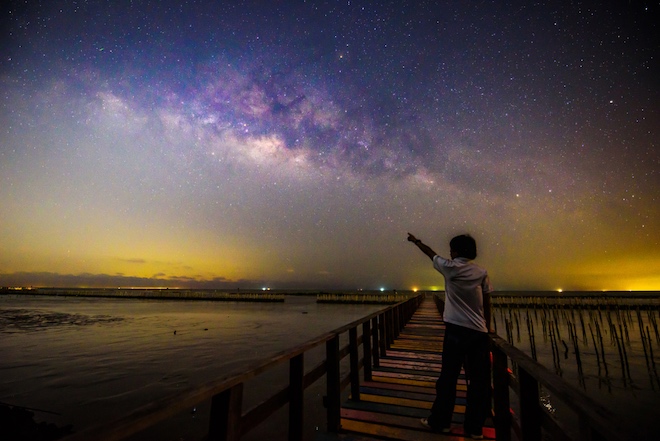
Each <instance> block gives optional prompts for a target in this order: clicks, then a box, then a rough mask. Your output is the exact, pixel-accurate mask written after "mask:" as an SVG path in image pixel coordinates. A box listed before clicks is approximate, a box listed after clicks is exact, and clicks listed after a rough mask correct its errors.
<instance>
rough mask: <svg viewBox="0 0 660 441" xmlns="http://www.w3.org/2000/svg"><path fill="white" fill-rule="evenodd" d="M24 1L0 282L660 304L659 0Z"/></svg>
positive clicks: (11, 11)
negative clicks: (465, 273)
mask: <svg viewBox="0 0 660 441" xmlns="http://www.w3.org/2000/svg"><path fill="white" fill-rule="evenodd" d="M9 3H10V5H9V7H6V8H7V10H6V12H3V18H2V24H3V27H2V29H3V38H2V43H1V46H0V48H1V51H0V52H1V53H2V60H1V72H0V75H1V77H0V81H1V85H2V90H3V94H2V113H1V115H0V118H1V121H2V127H3V129H2V132H1V135H0V182H1V186H0V206H2V207H3V216H2V219H1V220H0V238H1V239H0V241H1V242H2V247H0V285H33V286H44V285H45V286H53V285H56V286H71V285H73V286H172V287H174V286H177V287H218V288H236V287H245V288H257V287H262V286H269V287H273V288H305V289H317V288H318V289H321V288H322V289H330V288H342V289H358V288H361V289H380V288H384V289H388V290H390V289H412V288H419V289H432V288H434V289H437V288H441V287H442V279H441V277H439V275H438V274H437V273H435V272H434V271H433V269H432V268H431V267H430V262H429V261H428V260H427V259H426V258H425V257H424V256H423V255H421V254H420V253H419V252H418V251H417V250H416V249H415V248H414V246H412V245H411V244H410V243H408V242H407V241H406V233H407V232H408V231H410V232H412V233H414V234H415V235H416V236H418V237H420V238H421V239H423V240H424V241H425V242H426V243H428V244H429V245H431V246H432V247H433V248H434V249H435V250H436V251H437V252H438V253H440V254H444V255H447V254H448V241H449V239H450V238H451V237H452V236H453V235H455V234H461V233H465V232H468V233H470V234H472V235H473V236H474V237H475V238H476V239H477V241H478V244H479V257H478V261H479V262H480V263H481V264H483V265H484V266H486V267H487V268H488V269H489V272H490V274H491V278H492V281H493V284H494V285H495V287H496V288H497V289H617V290H628V289H632V290H640V289H641V290H650V289H660V276H659V274H660V247H659V241H660V225H659V221H658V219H659V216H658V214H660V213H659V212H660V209H659V208H658V207H659V206H660V204H659V203H658V198H659V197H660V195H659V188H660V186H659V184H660V179H659V177H658V170H659V168H660V164H659V162H660V160H659V159H660V155H659V154H658V147H657V140H658V127H660V118H659V116H658V110H659V109H658V103H659V102H660V101H659V99H658V98H659V96H658V95H659V94H658V81H657V78H658V60H657V50H658V38H657V35H658V32H657V23H656V22H655V21H654V20H653V19H652V18H651V17H654V13H655V12H657V9H658V7H657V4H652V3H648V4H645V3H644V2H635V3H631V4H628V3H626V4H622V5H617V4H612V5H610V4H609V3H608V4H607V5H601V4H593V5H586V4H580V3H575V4H572V3H571V4H562V5H559V4H554V2H547V4H545V3H543V2H542V3H538V4H535V5H529V6H524V5H520V4H516V5H513V4H503V3H504V2H488V1H485V2H479V3H474V4H472V3H468V2H423V1H420V2H401V1H396V2H395V1H393V2H357V1H344V2H333V1H329V2H298V1H290V2H289V1H282V2H211V1H196V2H192V1H191V2H172V1H160V2H147V1H145V2H128V1H122V2H102V1H101V2H73V1H62V2H47V3H45V4H41V5H39V4H34V3H31V2H30V3H28V4H24V3H21V2H13V1H12V2H9Z"/></svg>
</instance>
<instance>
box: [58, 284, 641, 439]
mask: <svg viewBox="0 0 660 441" xmlns="http://www.w3.org/2000/svg"><path fill="white" fill-rule="evenodd" d="M424 297H425V296H424V295H420V296H416V297H412V298H410V299H408V300H406V301H403V302H400V303H398V304H396V305H392V306H389V307H386V308H383V309H381V310H379V311H377V312H374V313H372V314H369V315H367V316H365V317H363V318H361V319H359V320H356V321H354V322H352V323H349V324H347V325H345V326H342V327H340V328H337V329H335V330H334V331H331V332H328V333H326V334H323V335H320V336H318V337H315V338H313V339H312V340H310V341H308V342H306V343H304V344H302V345H299V346H296V347H293V348H290V349H288V350H286V351H282V352H280V353H278V354H276V355H274V356H272V357H270V358H268V359H265V360H261V361H259V362H256V363H254V364H252V365H250V366H247V367H243V368H241V369H240V370H238V371H236V372H230V373H227V374H226V375H225V376H224V377H222V378H219V379H218V380H216V381H213V382H210V383H206V384H204V385H201V386H198V387H194V388H192V389H190V390H187V391H185V392H180V393H176V394H173V395H171V396H169V397H166V398H163V399H161V400H159V401H155V402H152V403H149V404H148V405H145V406H143V407H141V408H138V409H135V410H134V411H133V412H131V413H129V414H127V415H125V416H124V417H121V418H119V419H117V420H114V421H110V422H107V423H103V424H101V425H99V426H96V427H91V428H88V429H86V430H83V431H81V432H77V433H74V434H73V435H71V436H68V437H66V438H65V440H66V441H87V440H92V439H93V440H95V441H118V440H124V439H128V438H129V437H131V436H135V435H137V434H139V433H140V432H141V431H142V430H144V429H147V428H150V427H152V426H154V425H156V424H158V423H159V422H162V421H165V420H168V419H170V418H172V417H173V416H174V415H176V414H177V413H181V412H189V411H190V409H191V408H193V406H196V405H198V404H199V403H202V402H204V401H206V402H208V401H210V402H211V403H210V404H211V405H210V415H209V425H208V435H207V436H206V437H205V438H204V439H205V440H208V441H210V440H217V441H239V440H240V439H241V438H242V437H243V435H245V434H247V433H248V432H250V431H251V430H252V429H254V428H255V427H256V426H258V425H260V424H261V423H262V422H264V421H265V420H266V419H268V418H269V417H271V416H272V415H273V414H274V413H275V412H276V411H277V410H278V409H281V408H283V407H285V406H286V407H288V435H287V436H286V439H288V441H305V440H310V439H313V438H316V440H317V441H331V440H332V441H334V440H337V441H374V440H390V441H393V440H400V441H412V440H415V441H427V440H428V441H431V440H436V441H437V440H447V441H460V440H463V439H464V437H463V436H462V435H461V433H460V432H461V430H462V422H463V417H464V414H465V391H466V384H465V377H464V376H463V377H462V378H460V379H459V386H458V390H457V399H456V405H455V407H454V415H453V423H452V426H453V427H452V429H454V430H455V432H456V433H457V434H456V435H443V434H437V433H432V432H431V431H430V430H428V429H427V428H425V427H424V426H422V425H421V423H420V419H421V418H424V417H427V416H428V414H429V410H430V408H431V405H432V403H433V400H434V398H435V397H434V395H435V381H436V379H437V377H438V375H439V372H440V369H441V365H442V355H441V351H442V344H443V337H444V323H443V322H442V320H441V315H440V314H441V313H440V312H439V311H442V309H443V303H442V300H441V299H440V298H439V297H438V296H435V295H434V296H433V298H424ZM340 340H341V342H342V343H341V344H340ZM490 341H491V351H492V360H493V365H492V368H493V413H494V417H493V418H492V419H490V418H489V419H488V420H487V422H486V423H487V425H488V426H487V427H484V430H483V434H484V438H485V439H497V441H511V440H512V439H517V440H524V441H526V440H530V441H536V440H540V439H543V437H544V434H549V435H550V436H552V439H556V440H570V439H580V440H590V441H600V440H603V441H621V440H635V441H638V440H641V439H643V438H642V437H640V436H639V435H638V434H637V433H636V430H635V428H633V427H629V426H628V425H627V424H625V422H623V421H621V419H620V418H617V416H616V415H614V414H612V413H611V412H610V411H608V410H607V409H605V408H603V407H602V406H601V405H600V404H599V403H597V402H595V401H594V400H593V399H591V398H589V397H587V396H586V395H585V394H584V393H583V392H582V391H580V390H577V389H576V388H574V387H572V386H570V385H569V384H567V383H566V382H564V381H563V380H562V379H561V378H560V377H558V376H557V375H555V374H554V373H552V372H550V371H549V370H548V369H547V368H545V367H543V366H541V365H540V364H538V363H537V362H535V361H534V360H532V359H531V358H530V357H529V356H527V355H526V354H524V353H523V352H522V351H520V350H519V349H517V348H515V347H513V346H511V345H510V344H509V343H507V342H506V341H504V340H502V339H501V338H500V337H498V336H493V335H492V336H490ZM343 343H346V344H343ZM323 346H325V359H324V360H322V361H321V362H319V363H318V364H315V365H313V366H311V367H307V366H306V365H305V354H307V353H309V352H310V351H312V350H314V349H315V348H323ZM287 362H288V365H289V381H288V384H286V385H284V386H283V387H282V389H280V390H278V391H277V392H275V393H274V394H272V395H270V396H268V397H265V398H264V400H263V401H262V402H260V403H259V404H257V405H255V406H254V407H252V408H250V409H246V408H244V403H243V389H244V386H245V384H246V382H247V381H248V380H250V379H251V378H254V377H256V376H258V375H260V374H262V373H263V372H266V371H268V370H270V369H272V368H274V367H275V366H278V365H282V364H284V363H287ZM509 366H510V367H509ZM317 381H321V383H325V385H324V386H325V396H324V397H323V400H322V403H321V400H318V395H316V396H315V398H314V400H313V401H307V402H306V399H305V393H304V392H305V389H307V388H309V387H311V386H312V385H314V384H316V383H317ZM541 388H543V389H544V390H545V391H547V392H548V393H549V394H550V395H551V397H552V399H553V400H554V401H556V402H557V403H562V405H563V406H565V407H566V409H567V410H570V411H573V412H574V413H575V415H576V416H577V420H578V425H577V426H578V431H579V433H578V435H577V436H571V435H569V431H567V430H566V427H565V425H564V422H562V421H558V420H556V419H555V418H554V417H553V415H551V414H550V413H549V412H548V411H547V410H546V409H545V407H544V404H543V402H542V401H541V399H540V394H539V391H540V389H541ZM344 389H347V391H346V393H343V392H342V391H344ZM349 391H350V393H348V392H349ZM511 399H513V401H515V404H514V403H512V402H510V400H511ZM321 404H322V405H323V406H324V407H325V410H326V428H325V430H319V429H320V428H316V432H315V434H314V435H311V437H310V436H309V435H310V434H309V433H308V432H307V434H306V428H309V427H308V426H307V425H306V424H305V417H304V415H305V408H306V407H307V405H310V406H319V405H321ZM512 407H516V408H518V409H519V413H518V414H517V415H515V414H514V413H513V412H512ZM493 425H494V427H495V428H493ZM496 435H497V436H496ZM133 439H135V438H133ZM273 439H278V440H279V439H283V437H281V436H280V437H277V438H273Z"/></svg>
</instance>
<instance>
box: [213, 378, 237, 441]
mask: <svg viewBox="0 0 660 441" xmlns="http://www.w3.org/2000/svg"><path fill="white" fill-rule="evenodd" d="M242 407H243V383H239V384H237V385H235V386H233V387H231V388H230V389H226V390H224V391H223V392H221V393H219V394H218V395H215V396H214V397H213V398H212V400H211V414H210V418H209V437H208V439H209V440H212V441H238V440H239V439H240V437H241V411H242Z"/></svg>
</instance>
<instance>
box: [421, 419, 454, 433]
mask: <svg viewBox="0 0 660 441" xmlns="http://www.w3.org/2000/svg"><path fill="white" fill-rule="evenodd" d="M419 422H420V423H422V426H424V427H426V428H427V429H429V430H430V431H431V432H437V433H445V434H447V433H451V428H450V427H447V428H444V429H440V430H438V429H436V428H434V427H432V426H431V425H430V424H429V419H428V418H422V419H421V420H419Z"/></svg>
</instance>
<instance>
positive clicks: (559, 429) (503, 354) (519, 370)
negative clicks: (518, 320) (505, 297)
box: [491, 335, 641, 441]
mask: <svg viewBox="0 0 660 441" xmlns="http://www.w3.org/2000/svg"><path fill="white" fill-rule="evenodd" d="M491 350H492V354H493V400H494V411H495V433H496V434H497V440H498V441H500V440H502V441H509V440H511V434H512V433H514V434H515V435H516V437H517V438H518V439H522V440H540V439H543V438H542V433H543V432H545V433H547V434H549V435H550V437H551V438H550V439H553V440H570V439H573V438H572V437H571V436H570V435H569V432H568V431H567V429H566V427H565V425H562V424H561V423H560V422H559V421H557V420H556V419H555V418H554V417H553V416H552V415H551V414H550V413H549V412H548V411H547V410H546V408H545V407H544V406H543V404H542V403H541V399H540V398H541V397H540V388H543V389H544V390H545V391H547V392H548V393H549V394H550V396H551V397H552V399H553V400H557V401H558V402H561V405H562V406H563V407H565V408H567V409H570V410H571V411H573V412H574V413H575V415H576V416H577V421H578V433H577V434H576V436H577V437H578V438H577V439H580V440H589V441H591V440H593V441H596V440H607V441H622V440H633V439H635V440H638V439H641V438H640V437H639V435H638V434H636V433H635V429H634V428H632V427H628V426H627V425H625V424H624V423H622V422H621V418H620V417H617V415H615V414H614V413H613V412H611V411H609V410H608V409H606V408H604V407H603V406H601V405H600V404H598V403H597V402H596V401H595V400H593V399H592V398H590V397H589V396H587V395H586V394H584V393H583V392H582V391H581V390H579V389H577V388H576V387H574V386H572V385H570V384H569V383H567V382H566V381H564V380H563V379H562V378H561V377H560V376H559V375H556V374H555V373H553V372H551V371H550V370H548V369H547V368H546V367H544V366H542V365H541V364H539V363H537V362H536V361H534V360H533V359H532V358H531V357H529V356H528V355H527V354H525V353H524V352H522V351H521V350H520V349H517V348H515V347H514V346H512V345H511V344H509V343H508V342H507V341H506V340H504V339H502V338H500V337H498V336H495V335H493V336H491ZM509 360H510V361H511V364H512V367H511V369H510V368H509V366H508V361H509ZM510 391H513V392H514V393H516V394H517V395H518V399H519V407H520V412H519V415H517V416H515V417H514V416H513V415H512V412H511V410H510V409H511V407H510V400H509V398H510V396H509V392H510Z"/></svg>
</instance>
